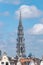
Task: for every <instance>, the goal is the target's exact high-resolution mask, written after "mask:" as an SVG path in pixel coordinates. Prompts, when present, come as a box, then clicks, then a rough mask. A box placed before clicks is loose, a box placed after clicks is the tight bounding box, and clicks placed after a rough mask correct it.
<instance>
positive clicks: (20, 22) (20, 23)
mask: <svg viewBox="0 0 43 65" xmlns="http://www.w3.org/2000/svg"><path fill="white" fill-rule="evenodd" d="M19 18H20V19H19V25H22V15H21V10H20V17H19Z"/></svg>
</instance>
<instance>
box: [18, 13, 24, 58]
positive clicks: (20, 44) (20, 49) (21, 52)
mask: <svg viewBox="0 0 43 65" xmlns="http://www.w3.org/2000/svg"><path fill="white" fill-rule="evenodd" d="M24 40H25V39H24V32H23V26H22V20H21V12H20V20H19V26H18V38H17V56H18V57H25V44H24Z"/></svg>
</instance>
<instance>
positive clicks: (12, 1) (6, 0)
mask: <svg viewBox="0 0 43 65" xmlns="http://www.w3.org/2000/svg"><path fill="white" fill-rule="evenodd" d="M0 2H3V3H7V4H15V5H17V4H20V0H0Z"/></svg>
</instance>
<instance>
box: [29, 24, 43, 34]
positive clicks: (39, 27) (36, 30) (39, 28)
mask: <svg viewBox="0 0 43 65" xmlns="http://www.w3.org/2000/svg"><path fill="white" fill-rule="evenodd" d="M28 33H29V34H43V24H35V25H34V26H33V28H32V29H30V30H28Z"/></svg>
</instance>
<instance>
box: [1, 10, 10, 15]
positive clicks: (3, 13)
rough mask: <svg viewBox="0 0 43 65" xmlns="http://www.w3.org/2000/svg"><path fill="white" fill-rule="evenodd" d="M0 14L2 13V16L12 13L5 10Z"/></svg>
mask: <svg viewBox="0 0 43 65" xmlns="http://www.w3.org/2000/svg"><path fill="white" fill-rule="evenodd" d="M0 15H2V16H9V15H10V13H9V12H8V11H5V12H0Z"/></svg>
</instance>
